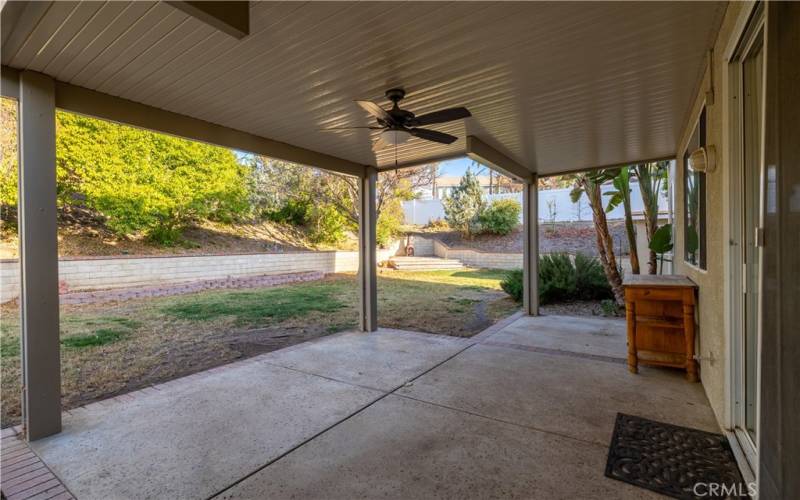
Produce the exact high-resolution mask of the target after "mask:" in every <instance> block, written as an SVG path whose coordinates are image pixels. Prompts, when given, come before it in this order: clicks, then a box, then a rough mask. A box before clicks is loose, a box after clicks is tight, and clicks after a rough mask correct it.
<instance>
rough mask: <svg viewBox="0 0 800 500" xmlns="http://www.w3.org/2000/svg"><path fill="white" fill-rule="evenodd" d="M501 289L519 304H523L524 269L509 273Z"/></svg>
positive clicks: (501, 283)
mask: <svg viewBox="0 0 800 500" xmlns="http://www.w3.org/2000/svg"><path fill="white" fill-rule="evenodd" d="M500 288H502V289H503V291H504V292H506V293H507V294H509V295H510V296H511V298H512V299H514V300H516V301H517V302H521V301H522V292H523V285H522V269H514V270H513V271H509V272H508V274H507V275H506V277H505V279H504V280H503V281H501V282H500Z"/></svg>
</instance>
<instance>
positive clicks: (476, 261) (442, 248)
mask: <svg viewBox="0 0 800 500" xmlns="http://www.w3.org/2000/svg"><path fill="white" fill-rule="evenodd" d="M433 252H434V254H435V255H436V256H437V257H442V258H444V259H456V260H460V261H461V263H462V264H464V265H465V266H470V267H482V268H486V269H519V268H521V267H522V254H521V253H498V252H480V251H477V250H470V249H467V248H450V247H449V246H447V245H445V244H444V243H442V242H441V241H438V240H434V242H433Z"/></svg>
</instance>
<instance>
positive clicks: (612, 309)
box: [600, 299, 621, 317]
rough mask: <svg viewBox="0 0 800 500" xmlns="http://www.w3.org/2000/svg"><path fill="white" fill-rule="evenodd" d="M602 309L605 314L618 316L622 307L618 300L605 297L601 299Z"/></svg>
mask: <svg viewBox="0 0 800 500" xmlns="http://www.w3.org/2000/svg"><path fill="white" fill-rule="evenodd" d="M600 309H601V310H602V311H603V316H612V317H616V316H619V315H620V312H621V310H620V309H621V308H620V306H619V304H617V301H615V300H611V299H605V300H601V301H600Z"/></svg>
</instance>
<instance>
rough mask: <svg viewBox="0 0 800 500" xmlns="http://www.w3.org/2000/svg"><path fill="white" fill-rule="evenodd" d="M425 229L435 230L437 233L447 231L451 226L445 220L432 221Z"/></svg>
mask: <svg viewBox="0 0 800 500" xmlns="http://www.w3.org/2000/svg"><path fill="white" fill-rule="evenodd" d="M424 227H425V229H433V230H435V231H447V230H448V229H450V226H449V225H448V224H447V221H446V220H444V219H431V220H429V221H428V223H427V224H425V226H424Z"/></svg>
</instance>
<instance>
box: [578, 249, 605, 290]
mask: <svg viewBox="0 0 800 500" xmlns="http://www.w3.org/2000/svg"><path fill="white" fill-rule="evenodd" d="M575 285H576V291H577V296H576V298H577V299H581V300H598V299H610V298H613V297H614V294H613V292H612V291H611V285H609V284H608V278H607V277H606V273H605V271H604V270H603V266H602V265H601V264H600V261H599V260H598V259H596V258H595V257H589V256H587V255H584V254H582V253H578V254H576V255H575Z"/></svg>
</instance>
